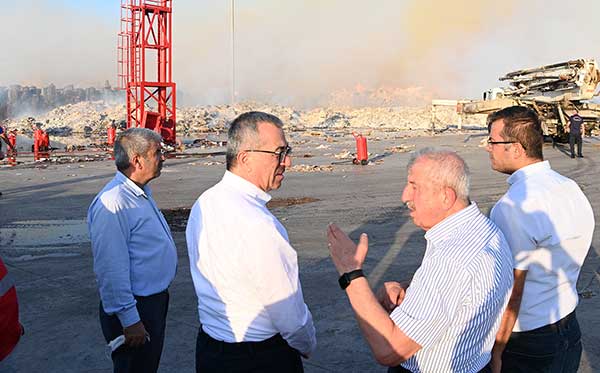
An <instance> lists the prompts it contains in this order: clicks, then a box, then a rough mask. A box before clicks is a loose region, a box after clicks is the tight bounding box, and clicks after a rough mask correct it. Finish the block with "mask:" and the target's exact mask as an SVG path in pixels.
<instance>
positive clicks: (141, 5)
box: [117, 0, 176, 144]
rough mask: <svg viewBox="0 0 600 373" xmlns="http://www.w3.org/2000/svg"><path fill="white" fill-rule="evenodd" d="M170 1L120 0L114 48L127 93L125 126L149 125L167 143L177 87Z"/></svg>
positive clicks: (172, 129) (172, 125) (172, 139)
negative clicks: (119, 22) (173, 76)
mask: <svg viewBox="0 0 600 373" xmlns="http://www.w3.org/2000/svg"><path fill="white" fill-rule="evenodd" d="M172 3H173V2H172V0H121V30H120V32H119V45H118V49H117V50H118V73H117V74H118V81H119V87H120V88H121V89H124V90H125V91H126V93H127V128H130V127H144V128H149V129H151V130H153V131H156V132H158V133H160V134H161V136H162V138H163V140H164V142H166V143H168V144H175V141H176V133H175V123H176V115H175V105H176V87H175V83H173V79H172V71H171V70H172V48H171V46H172V44H171V41H172V40H171V36H172V33H171V24H172V22H171V15H172ZM154 56H156V57H155V59H154V58H153V57H154ZM154 68H155V70H154V71H153V69H154Z"/></svg>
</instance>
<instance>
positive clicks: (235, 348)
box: [198, 327, 289, 354]
mask: <svg viewBox="0 0 600 373" xmlns="http://www.w3.org/2000/svg"><path fill="white" fill-rule="evenodd" d="M198 334H200V335H201V336H203V337H204V338H205V340H206V347H208V348H210V349H215V350H217V349H218V350H220V351H222V352H224V353H232V354H237V353H244V352H262V351H268V350H272V349H274V348H277V347H289V345H288V343H287V342H286V341H285V340H284V339H283V337H282V336H281V334H279V333H278V334H275V335H274V336H272V337H270V338H268V339H265V340H264V341H259V342H232V343H229V342H223V341H219V340H216V339H214V338H213V337H211V336H210V335H208V334H206V333H205V332H204V330H202V327H200V330H199V331H198Z"/></svg>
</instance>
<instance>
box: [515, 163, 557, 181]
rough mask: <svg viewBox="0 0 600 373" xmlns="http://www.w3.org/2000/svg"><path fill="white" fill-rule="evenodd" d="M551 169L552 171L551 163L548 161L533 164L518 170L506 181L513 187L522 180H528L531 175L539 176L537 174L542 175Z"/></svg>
mask: <svg viewBox="0 0 600 373" xmlns="http://www.w3.org/2000/svg"><path fill="white" fill-rule="evenodd" d="M550 169H551V168H550V162H548V161H542V162H536V163H532V164H530V165H528V166H525V167H521V168H519V169H518V170H516V171H515V172H513V173H512V175H510V176H509V177H508V179H506V181H507V182H508V183H509V184H510V185H513V184H515V183H517V182H519V181H521V180H525V179H527V178H528V177H529V176H531V175H534V174H537V173H540V172H543V171H547V170H550Z"/></svg>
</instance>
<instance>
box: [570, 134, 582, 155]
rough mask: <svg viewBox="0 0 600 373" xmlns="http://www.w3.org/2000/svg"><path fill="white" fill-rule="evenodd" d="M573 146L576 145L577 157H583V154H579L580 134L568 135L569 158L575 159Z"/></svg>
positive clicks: (580, 146)
mask: <svg viewBox="0 0 600 373" xmlns="http://www.w3.org/2000/svg"><path fill="white" fill-rule="evenodd" d="M575 144H577V155H578V156H580V157H581V156H583V154H582V153H581V148H582V147H583V142H582V139H581V134H580V133H579V134H573V133H569V147H570V148H571V157H575Z"/></svg>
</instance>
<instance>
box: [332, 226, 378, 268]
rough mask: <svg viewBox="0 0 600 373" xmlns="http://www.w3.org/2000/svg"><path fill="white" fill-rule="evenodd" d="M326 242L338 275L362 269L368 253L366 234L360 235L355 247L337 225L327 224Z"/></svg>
mask: <svg viewBox="0 0 600 373" xmlns="http://www.w3.org/2000/svg"><path fill="white" fill-rule="evenodd" d="M327 241H328V245H327V246H329V254H330V255H331V259H332V260H333V264H335V268H336V269H337V271H338V273H339V274H340V275H341V274H343V273H346V272H350V271H353V270H355V269H361V268H362V265H363V262H364V261H365V257H366V256H367V252H368V251H369V238H368V237H367V235H366V233H362V234H361V235H360V240H359V242H358V246H357V245H355V244H354V242H352V240H351V239H350V237H348V236H347V235H346V233H344V232H343V231H342V230H341V229H340V228H339V227H338V226H337V225H335V224H329V226H328V227H327Z"/></svg>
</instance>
